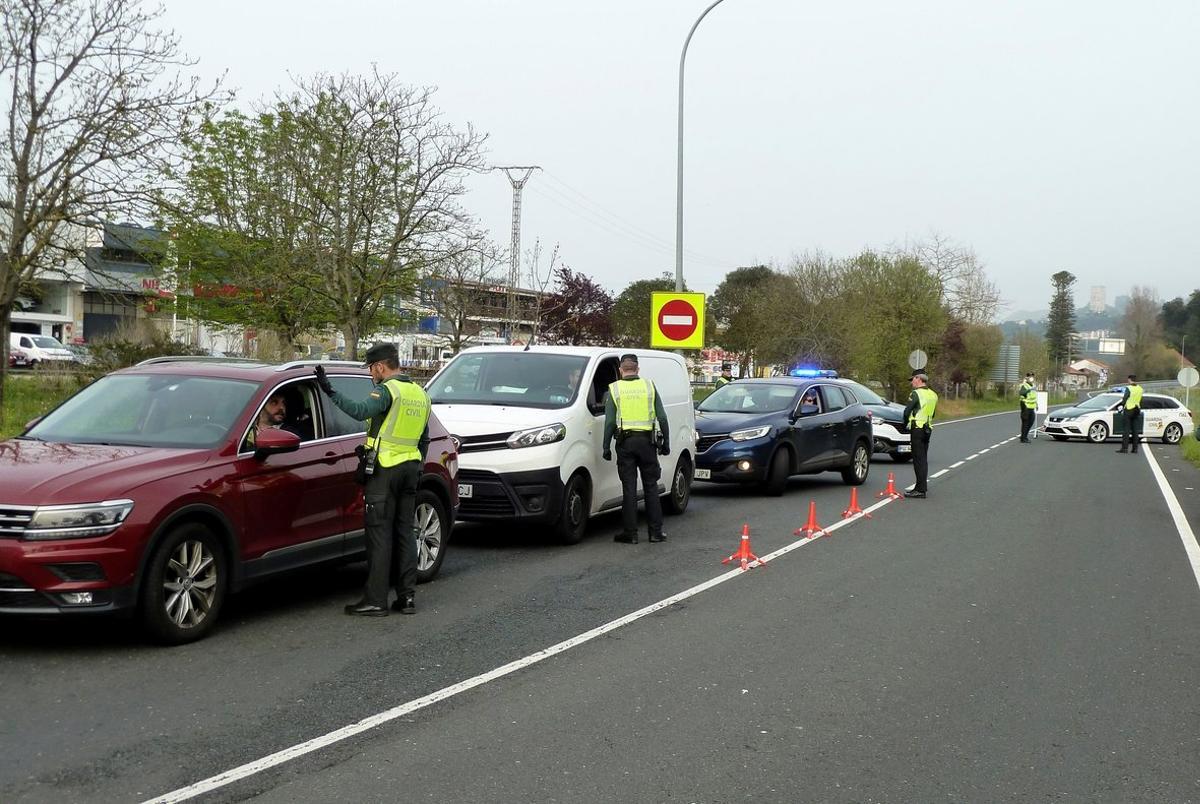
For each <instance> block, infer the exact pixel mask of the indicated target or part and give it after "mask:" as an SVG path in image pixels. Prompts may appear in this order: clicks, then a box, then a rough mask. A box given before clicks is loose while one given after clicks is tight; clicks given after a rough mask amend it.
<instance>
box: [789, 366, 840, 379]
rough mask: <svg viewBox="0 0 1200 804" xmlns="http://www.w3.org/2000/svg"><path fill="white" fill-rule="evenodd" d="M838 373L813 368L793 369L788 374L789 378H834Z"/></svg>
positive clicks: (831, 370)
mask: <svg viewBox="0 0 1200 804" xmlns="http://www.w3.org/2000/svg"><path fill="white" fill-rule="evenodd" d="M837 375H838V373H837V372H836V371H834V370H833V369H815V368H800V367H797V368H794V369H792V370H791V371H789V372H788V376H789V377H836V376H837Z"/></svg>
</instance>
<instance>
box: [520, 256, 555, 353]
mask: <svg viewBox="0 0 1200 804" xmlns="http://www.w3.org/2000/svg"><path fill="white" fill-rule="evenodd" d="M560 267H561V263H559V260H558V243H555V244H554V248H552V249H551V250H550V263H549V264H548V265H547V266H546V267H545V268H542V241H541V239H540V238H539V239H538V240H535V241H534V243H533V248H532V249H530V250H529V252H528V253H527V254H526V255H525V273H526V276H527V277H528V282H529V289H530V290H532V291H533V294H534V295H533V301H532V303H531V304H530V305H529V307H528V311H529V313H530V320H532V321H533V331H532V332H531V333H530V334H529V337H530V342H531V343H532V342H534V341H536V340H537V337H538V335H539V334H540V333H541V329H542V324H543V319H544V317H545V316H546V315H547V314H549V313H552V312H553V311H551V310H548V309H546V304H547V303H550V304H553V303H554V301H553V295H552V294H551V293H550V284H551V282H553V281H554V276H555V274H556V273H557V272H558V269H559V268H560Z"/></svg>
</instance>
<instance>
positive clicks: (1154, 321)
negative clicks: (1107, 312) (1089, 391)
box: [1119, 287, 1172, 379]
mask: <svg viewBox="0 0 1200 804" xmlns="http://www.w3.org/2000/svg"><path fill="white" fill-rule="evenodd" d="M1160 309H1161V305H1160V304H1159V302H1158V298H1157V297H1156V296H1155V294H1154V291H1153V290H1152V289H1151V288H1146V287H1135V288H1133V291H1132V292H1131V293H1130V296H1129V304H1128V305H1127V306H1126V307H1125V314H1124V315H1122V316H1121V328H1120V330H1119V331H1120V333H1121V337H1123V338H1124V339H1125V357H1124V358H1123V359H1122V361H1121V368H1122V370H1123V371H1124V372H1125V373H1126V374H1136V375H1138V377H1142V378H1146V379H1150V378H1160V377H1163V376H1164V375H1165V373H1166V372H1167V371H1169V369H1170V366H1169V365H1168V364H1169V363H1171V362H1172V361H1171V360H1169V359H1165V360H1164V355H1163V352H1164V350H1165V349H1166V347H1165V345H1164V344H1163V342H1162V322H1161V321H1160V320H1159V311H1160Z"/></svg>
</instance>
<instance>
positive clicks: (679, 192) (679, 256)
mask: <svg viewBox="0 0 1200 804" xmlns="http://www.w3.org/2000/svg"><path fill="white" fill-rule="evenodd" d="M723 2H725V0H716V2H715V3H713V4H712V5H710V6H709V7H708V8H706V9H704V13H703V14H701V15H700V16H699V17H697V18H696V21H695V22H694V23H692V29H691V30H690V31H688V35H687V39H685V40H683V52H682V53H680V54H679V142H678V144H677V149H676V156H677V158H676V176H675V292H676V293H678V292H680V291H682V290H683V66H684V63H685V62H686V61H687V51H688V45H689V44H690V43H691V41H692V34H694V33H696V28H697V27H699V25H700V22H701V20H703V19H704V18H705V17H707V16H708V12H710V11H712V10H713V9H714V8H716V7H717V6H719V5H721V3H723Z"/></svg>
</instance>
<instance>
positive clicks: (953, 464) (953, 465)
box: [950, 461, 966, 469]
mask: <svg viewBox="0 0 1200 804" xmlns="http://www.w3.org/2000/svg"><path fill="white" fill-rule="evenodd" d="M964 463H966V461H959V462H958V463H952V464H950V468H951V469H957V468H958V467H960V466H962V465H963V464H964Z"/></svg>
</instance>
